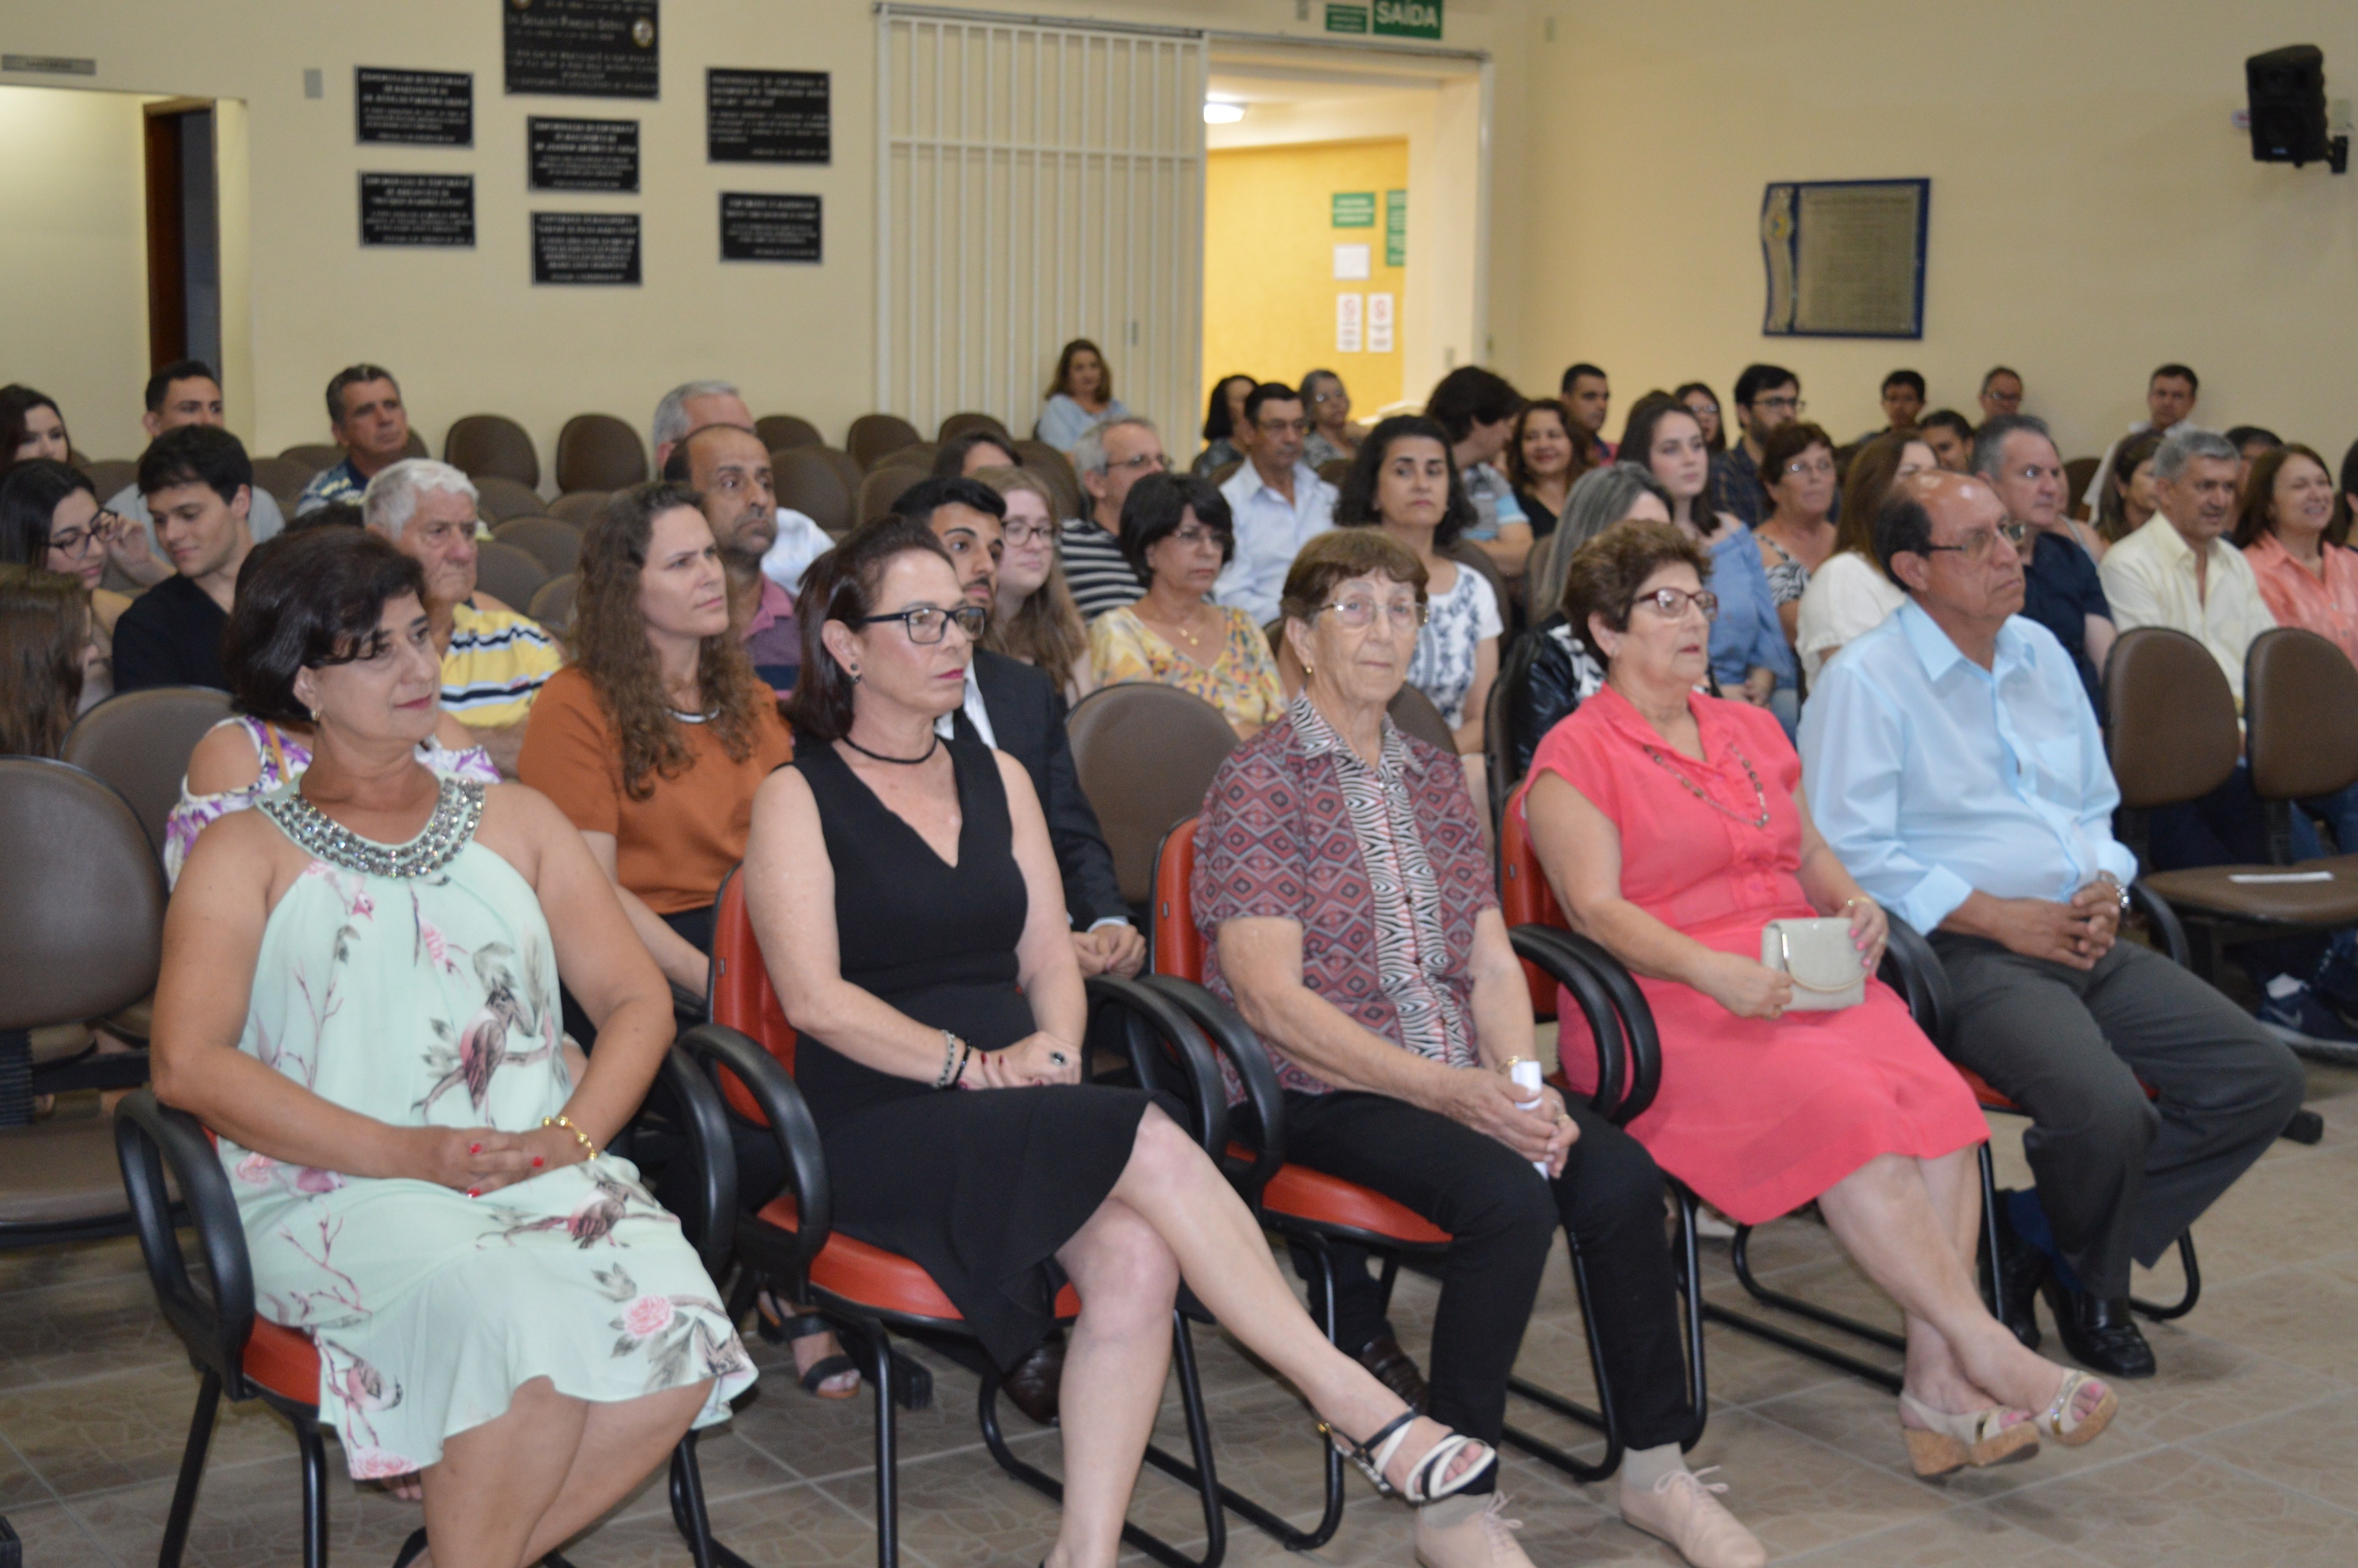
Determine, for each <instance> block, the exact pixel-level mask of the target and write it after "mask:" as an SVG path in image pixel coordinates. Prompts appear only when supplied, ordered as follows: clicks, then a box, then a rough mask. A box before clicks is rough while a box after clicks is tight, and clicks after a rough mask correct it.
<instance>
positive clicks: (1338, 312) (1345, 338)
mask: <svg viewBox="0 0 2358 1568" xmlns="http://www.w3.org/2000/svg"><path fill="white" fill-rule="evenodd" d="M1366 248H1367V247H1366V246H1364V245H1362V246H1361V247H1360V249H1362V250H1365V249H1366ZM1360 299H1361V296H1359V295H1357V294H1338V295H1336V297H1335V351H1336V353H1338V354H1356V353H1357V352H1358V351H1359V303H1360Z"/></svg>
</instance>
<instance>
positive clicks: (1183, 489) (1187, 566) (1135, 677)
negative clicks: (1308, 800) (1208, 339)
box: [1089, 473, 1285, 741]
mask: <svg viewBox="0 0 2358 1568" xmlns="http://www.w3.org/2000/svg"><path fill="white" fill-rule="evenodd" d="M1121 547H1122V550H1123V552H1124V553H1125V554H1127V555H1128V556H1129V557H1130V566H1131V567H1132V568H1134V569H1136V571H1137V572H1138V575H1139V576H1141V577H1142V578H1144V579H1146V593H1145V596H1144V597H1142V598H1141V599H1140V600H1139V601H1138V602H1137V603H1135V604H1132V605H1128V606H1126V607H1124V608H1122V609H1120V610H1115V611H1108V612H1107V613H1106V614H1103V615H1100V616H1098V618H1097V620H1096V621H1094V622H1091V623H1090V626H1089V664H1090V666H1091V667H1092V668H1093V669H1095V670H1096V672H1097V679H1098V685H1099V686H1120V685H1122V684H1123V683H1125V682H1129V681H1151V682H1153V683H1155V684H1157V685H1161V686H1175V687H1178V688H1179V689H1180V690H1182V691H1184V692H1189V693H1192V694H1193V695H1195V696H1196V697H1202V698H1203V699H1204V700H1205V701H1206V702H1208V703H1210V704H1211V705H1212V706H1213V707H1215V708H1218V709H1219V710H1220V712H1221V714H1222V715H1223V716H1224V717H1226V718H1227V719H1228V723H1229V725H1230V726H1231V727H1232V728H1234V729H1235V730H1236V732H1237V733H1238V735H1240V736H1242V737H1244V738H1245V739H1246V740H1248V741H1249V740H1251V739H1252V738H1253V737H1254V736H1255V735H1257V734H1259V733H1260V730H1262V728H1263V727H1264V726H1266V725H1269V724H1271V723H1274V722H1275V721H1276V719H1277V716H1278V714H1279V713H1280V712H1281V711H1282V710H1283V708H1284V707H1285V693H1284V691H1283V690H1282V688H1281V687H1280V685H1279V681H1278V676H1277V661H1276V659H1275V658H1274V657H1273V656H1272V655H1271V652H1270V646H1269V638H1268V637H1267V636H1266V635H1264V634H1263V633H1262V632H1261V629H1260V622H1258V621H1255V620H1254V619H1253V618H1252V613H1251V611H1247V610H1243V609H1240V608H1238V607H1237V606H1235V605H1219V604H1214V603H1213V602H1211V600H1209V599H1208V598H1207V597H1206V596H1207V595H1208V594H1209V593H1210V592H1211V590H1212V584H1213V583H1214V582H1215V581H1217V579H1218V578H1219V575H1220V571H1221V568H1224V567H1226V566H1227V565H1228V560H1229V558H1230V557H1233V556H1234V555H1235V554H1236V549H1237V535H1236V530H1235V528H1234V527H1233V526H1232V525H1231V524H1230V523H1229V521H1228V502H1227V501H1226V500H1225V499H1223V498H1222V496H1221V494H1220V492H1218V491H1217V490H1215V489H1213V488H1212V486H1211V485H1210V483H1208V482H1207V481H1204V480H1200V479H1182V478H1180V477H1179V476H1178V475H1176V474H1167V473H1158V474H1149V475H1147V476H1146V477H1145V478H1144V479H1142V480H1141V481H1138V482H1137V483H1136V484H1134V485H1132V486H1130V499H1129V500H1128V501H1126V502H1124V503H1122V509H1121Z"/></svg>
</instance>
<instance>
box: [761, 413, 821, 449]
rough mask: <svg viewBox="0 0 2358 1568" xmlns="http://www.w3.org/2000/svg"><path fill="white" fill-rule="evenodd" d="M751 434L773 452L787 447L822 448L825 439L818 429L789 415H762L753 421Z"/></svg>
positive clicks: (806, 421) (805, 420)
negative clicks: (759, 438)
mask: <svg viewBox="0 0 2358 1568" xmlns="http://www.w3.org/2000/svg"><path fill="white" fill-rule="evenodd" d="M753 434H755V435H756V436H759V437H761V438H762V445H763V446H765V447H767V448H769V449H770V450H772V451H773V452H783V451H784V450H785V449H787V448H789V447H824V446H826V445H827V438H826V437H825V436H822V435H820V434H819V433H818V427H817V426H816V425H814V424H812V423H811V422H810V421H809V420H807V419H797V418H795V416H793V415H791V414H764V415H763V416H761V417H760V418H759V419H756V420H754V421H753Z"/></svg>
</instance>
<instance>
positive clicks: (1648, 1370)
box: [1285, 1091, 1692, 1448]
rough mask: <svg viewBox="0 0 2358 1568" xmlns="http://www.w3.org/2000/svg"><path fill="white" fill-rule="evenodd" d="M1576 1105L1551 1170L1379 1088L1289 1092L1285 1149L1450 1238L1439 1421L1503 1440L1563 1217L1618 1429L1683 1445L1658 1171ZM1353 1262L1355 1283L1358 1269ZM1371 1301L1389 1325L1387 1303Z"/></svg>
mask: <svg viewBox="0 0 2358 1568" xmlns="http://www.w3.org/2000/svg"><path fill="white" fill-rule="evenodd" d="M1571 1112H1572V1117H1573V1119H1574V1121H1575V1122H1576V1123H1577V1124H1578V1125H1579V1128H1580V1137H1579V1139H1578V1140H1577V1141H1575V1142H1574V1144H1573V1146H1572V1153H1571V1156H1570V1158H1569V1159H1567V1160H1566V1161H1565V1162H1564V1168H1563V1174H1562V1175H1561V1176H1558V1177H1557V1178H1556V1179H1555V1180H1554V1181H1552V1182H1550V1181H1549V1180H1547V1179H1546V1178H1545V1177H1542V1176H1541V1175H1540V1174H1539V1173H1537V1172H1536V1171H1534V1170H1532V1169H1531V1162H1529V1161H1527V1160H1525V1159H1523V1158H1522V1157H1521V1156H1520V1155H1518V1154H1517V1153H1515V1152H1514V1151H1513V1150H1511V1149H1509V1148H1508V1147H1507V1146H1506V1145H1505V1144H1503V1143H1500V1142H1498V1141H1497V1140H1496V1139H1493V1138H1489V1137H1487V1136H1486V1135H1484V1134H1482V1133H1479V1132H1476V1131H1475V1130H1473V1129H1472V1128H1469V1127H1465V1126H1462V1125H1460V1124H1459V1123H1457V1122H1455V1121H1452V1120H1450V1119H1448V1118H1447V1117H1444V1116H1441V1115H1439V1114H1437V1113H1435V1112H1433V1111H1429V1110H1423V1109H1421V1108H1418V1107H1416V1106H1412V1105H1410V1104H1408V1103H1407V1102H1405V1101H1403V1100H1397V1099H1393V1098H1390V1097H1388V1096H1384V1095H1371V1094H1354V1093H1339V1094H1327V1095H1308V1094H1300V1093H1294V1092H1291V1091H1289V1092H1288V1093H1287V1095H1286V1097H1285V1144H1286V1157H1287V1158H1288V1159H1289V1160H1292V1161H1294V1162H1297V1163H1300V1164H1303V1165H1307V1166H1309V1167H1310V1168H1311V1169H1313V1170H1315V1171H1324V1172H1325V1173H1328V1174H1330V1175H1336V1176H1340V1177H1342V1178H1343V1179H1344V1180H1345V1181H1347V1182H1357V1184H1360V1185H1361V1186H1365V1187H1371V1188H1373V1189H1374V1190H1375V1191H1377V1192H1379V1193H1381V1194H1383V1195H1385V1196H1386V1197H1388V1198H1390V1199H1392V1200H1393V1201H1394V1202H1396V1203H1399V1204H1401V1205H1404V1206H1407V1207H1409V1208H1411V1209H1413V1210H1415V1211H1416V1212H1417V1213H1418V1214H1420V1215H1422V1216H1423V1217H1425V1218H1427V1219H1429V1220H1431V1221H1433V1224H1435V1225H1437V1226H1439V1227H1442V1228H1443V1229H1444V1230H1446V1231H1448V1232H1449V1234H1450V1235H1451V1236H1452V1237H1453V1238H1455V1240H1454V1242H1453V1243H1452V1245H1451V1247H1450V1249H1449V1250H1448V1253H1447V1254H1446V1255H1445V1256H1444V1259H1443V1260H1442V1264H1441V1303H1440V1306H1439V1308H1438V1310H1437V1311H1436V1312H1435V1313H1434V1314H1433V1360H1432V1365H1431V1367H1430V1368H1428V1369H1427V1379H1428V1380H1429V1381H1430V1382H1431V1384H1432V1386H1433V1410H1432V1415H1433V1419H1434V1420H1435V1421H1438V1422H1443V1423H1444V1424H1445V1425H1447V1426H1450V1427H1453V1428H1455V1430H1457V1431H1459V1432H1462V1433H1466V1435H1468V1436H1470V1437H1478V1438H1480V1439H1481V1440H1483V1441H1484V1442H1486V1443H1489V1444H1496V1443H1498V1435H1499V1430H1500V1428H1501V1427H1503V1426H1504V1425H1505V1423H1506V1419H1507V1378H1508V1375H1509V1373H1510V1372H1512V1371H1513V1369H1514V1365H1515V1356H1516V1353H1517V1352H1518V1351H1519V1350H1520V1349H1521V1347H1522V1342H1523V1328H1524V1325H1526V1324H1528V1323H1529V1322H1530V1321H1531V1303H1532V1302H1533V1301H1534V1300H1536V1299H1537V1297H1538V1295H1539V1288H1540V1277H1541V1272H1542V1271H1544V1270H1545V1269H1546V1267H1547V1257H1548V1249H1549V1247H1550V1246H1551V1245H1552V1243H1553V1241H1554V1239H1555V1228H1556V1227H1557V1226H1559V1225H1561V1226H1563V1227H1564V1230H1565V1232H1566V1233H1567V1234H1568V1235H1569V1236H1570V1237H1571V1238H1572V1240H1573V1244H1574V1246H1576V1247H1578V1248H1579V1249H1580V1253H1581V1256H1582V1258H1583V1259H1584V1260H1585V1262H1586V1263H1587V1266H1588V1277H1589V1283H1590V1286H1591V1290H1592V1292H1593V1296H1594V1299H1593V1301H1592V1302H1591V1303H1590V1304H1591V1307H1592V1308H1593V1310H1594V1312H1595V1329H1596V1337H1597V1342H1598V1344H1599V1346H1601V1347H1602V1348H1603V1352H1604V1360H1605V1369H1606V1377H1607V1379H1609V1380H1610V1381H1611V1383H1612V1389H1613V1400H1614V1406H1615V1411H1616V1413H1617V1415H1618V1417H1619V1419H1620V1422H1621V1427H1622V1439H1623V1441H1624V1442H1626V1443H1627V1444H1628V1445H1629V1446H1630V1447H1632V1448H1651V1447H1653V1446H1655V1445H1656V1444H1663V1443H1673V1442H1676V1441H1678V1440H1679V1439H1680V1438H1682V1437H1683V1436H1685V1435H1686V1433H1687V1430H1688V1428H1689V1426H1690V1425H1691V1424H1692V1420H1691V1416H1692V1412H1691V1411H1690V1410H1689V1409H1688V1405H1687V1397H1686V1366H1685V1362H1684V1360H1683V1359H1682V1357H1681V1355H1680V1350H1679V1309H1678V1301H1677V1297H1676V1294H1675V1283H1674V1278H1673V1275H1672V1272H1671V1249H1670V1243H1669V1241H1668V1239H1667V1238H1666V1236H1665V1233H1664V1228H1663V1222H1664V1218H1665V1215H1666V1210H1665V1209H1664V1206H1663V1187H1662V1173H1661V1172H1660V1170H1659V1169H1657V1168H1656V1167H1655V1164H1654V1162H1653V1159H1652V1157H1651V1156H1650V1155H1649V1154H1648V1153H1647V1152H1646V1151H1645V1150H1644V1148H1642V1147H1641V1146H1640V1145H1639V1142H1638V1141H1637V1140H1636V1139H1634V1138H1631V1137H1630V1136H1629V1135H1628V1133H1626V1132H1624V1131H1622V1130H1620V1129H1619V1128H1617V1127H1615V1126H1613V1125H1612V1124H1611V1123H1610V1122H1607V1121H1606V1120H1605V1119H1603V1118H1601V1117H1599V1116H1597V1115H1596V1114H1595V1112H1593V1111H1591V1110H1590V1109H1589V1108H1587V1107H1586V1106H1585V1105H1581V1104H1577V1103H1575V1104H1574V1105H1573V1106H1572V1107H1571ZM1343 1272H1344V1273H1345V1274H1346V1276H1347V1278H1346V1280H1345V1283H1346V1284H1348V1283H1349V1282H1350V1281H1349V1278H1348V1276H1349V1275H1350V1274H1351V1273H1352V1272H1354V1271H1353V1270H1351V1269H1348V1268H1347V1269H1346V1270H1344V1271H1343ZM1356 1273H1357V1283H1358V1286H1359V1288H1360V1293H1359V1298H1358V1300H1357V1302H1355V1303H1354V1304H1353V1306H1352V1307H1351V1309H1349V1310H1351V1311H1352V1312H1355V1313H1362V1314H1363V1313H1364V1312H1365V1311H1367V1310H1368V1303H1369V1300H1370V1299H1371V1298H1372V1297H1374V1295H1375V1294H1376V1287H1375V1285H1374V1283H1373V1281H1369V1280H1368V1277H1367V1272H1366V1270H1365V1267H1364V1264H1361V1265H1360V1266H1359V1267H1358V1268H1357V1270H1356ZM1375 1312H1376V1317H1377V1322H1378V1323H1379V1325H1380V1323H1381V1308H1380V1305H1379V1304H1377V1305H1376V1306H1375ZM1337 1315H1338V1317H1341V1316H1343V1314H1342V1313H1340V1312H1338V1314H1337ZM1346 1321H1348V1320H1347V1319H1346ZM1378 1332H1380V1328H1379V1330H1378ZM1368 1337H1373V1336H1372V1335H1370V1336H1368ZM1338 1340H1339V1342H1340V1343H1342V1344H1343V1345H1344V1346H1345V1347H1346V1348H1347V1349H1357V1347H1358V1345H1357V1344H1354V1343H1353V1342H1352V1341H1351V1340H1350V1339H1349V1338H1347V1337H1344V1336H1338ZM1365 1342H1366V1341H1365V1339H1361V1340H1360V1341H1359V1342H1358V1344H1364V1343H1365Z"/></svg>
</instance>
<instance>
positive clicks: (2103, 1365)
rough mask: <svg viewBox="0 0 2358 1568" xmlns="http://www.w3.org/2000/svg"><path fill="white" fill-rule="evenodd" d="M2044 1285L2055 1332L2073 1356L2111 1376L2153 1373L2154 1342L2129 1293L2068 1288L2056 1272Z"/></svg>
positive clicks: (2145, 1375)
mask: <svg viewBox="0 0 2358 1568" xmlns="http://www.w3.org/2000/svg"><path fill="white" fill-rule="evenodd" d="M2041 1289H2042V1291H2043V1292H2044V1293H2045V1295H2046V1297H2047V1310H2048V1311H2050V1312H2051V1313H2053V1314H2055V1332H2056V1333H2057V1335H2059V1336H2061V1338H2062V1341H2063V1348H2064V1349H2065V1350H2067V1351H2069V1352H2070V1353H2071V1359H2072V1360H2074V1361H2077V1362H2078V1363H2080V1365H2081V1366H2082V1367H2085V1368H2088V1370H2090V1371H2091V1372H2102V1373H2103V1374H2104V1376H2105V1377H2107V1378H2150V1377H2152V1376H2153V1374H2154V1364H2153V1346H2150V1345H2147V1343H2146V1342H2145V1334H2144V1331H2143V1330H2141V1329H2139V1328H2138V1327H2137V1325H2136V1316H2135V1315H2134V1314H2131V1313H2130V1311H2129V1303H2128V1298H2127V1297H2126V1296H2119V1297H2114V1298H2111V1299H2107V1298H2105V1297H2104V1296H2095V1295H2090V1294H2089V1293H2088V1292H2085V1291H2067V1290H2065V1289H2064V1288H2063V1285H2062V1281H2059V1280H2057V1279H2056V1278H2055V1277H2054V1276H2053V1275H2052V1274H2050V1275H2049V1276H2048V1279H2047V1283H2046V1284H2045V1285H2044V1286H2043V1287H2041Z"/></svg>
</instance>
